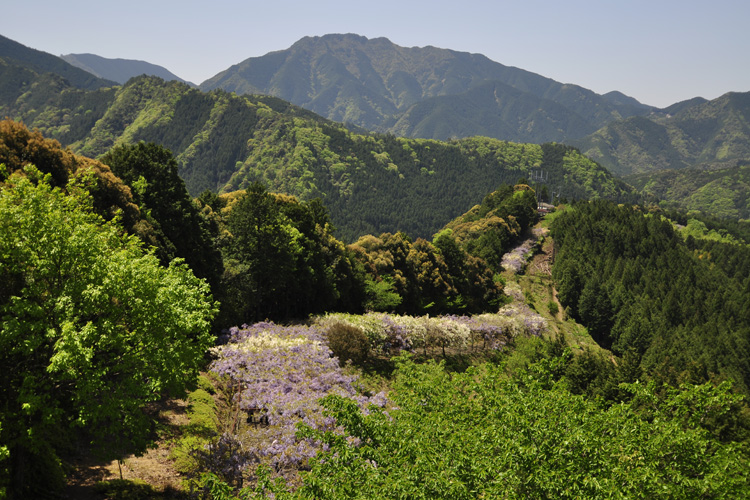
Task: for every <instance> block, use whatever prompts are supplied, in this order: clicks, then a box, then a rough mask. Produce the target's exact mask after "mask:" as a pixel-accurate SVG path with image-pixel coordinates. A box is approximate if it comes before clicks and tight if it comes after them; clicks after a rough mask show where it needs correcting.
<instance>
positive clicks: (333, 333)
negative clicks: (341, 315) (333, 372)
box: [326, 322, 370, 364]
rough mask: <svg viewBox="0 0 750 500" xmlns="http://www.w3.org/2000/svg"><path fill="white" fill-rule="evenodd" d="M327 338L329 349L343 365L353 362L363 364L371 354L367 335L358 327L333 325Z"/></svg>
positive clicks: (344, 324) (327, 333) (341, 323)
mask: <svg viewBox="0 0 750 500" xmlns="http://www.w3.org/2000/svg"><path fill="white" fill-rule="evenodd" d="M326 338H327V342H328V348H329V349H331V352H333V354H334V356H336V357H338V358H339V361H340V362H341V363H344V362H346V361H348V360H351V361H352V363H354V364H362V363H363V362H364V361H365V360H366V359H367V356H368V355H369V354H370V342H369V340H368V339H367V335H365V333H364V332H363V331H362V330H360V329H359V328H357V327H356V326H352V325H348V324H346V323H343V322H336V323H333V324H332V325H331V326H329V327H328V330H327V332H326Z"/></svg>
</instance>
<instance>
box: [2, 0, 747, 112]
mask: <svg viewBox="0 0 750 500" xmlns="http://www.w3.org/2000/svg"><path fill="white" fill-rule="evenodd" d="M3 4H4V5H3V7H2V9H0V10H1V11H2V13H1V14H0V34H1V35H3V36H6V37H8V38H11V39H13V40H15V41H17V42H20V43H22V44H24V45H27V46H29V47H32V48H35V49H39V50H44V51H46V52H50V53H52V54H56V55H61V54H69V53H85V52H88V53H93V54H98V55H100V56H104V57H110V58H117V57H121V58H125V59H139V60H144V61H148V62H151V63H154V64H159V65H161V66H164V67H166V68H167V69H169V70H170V71H172V72H173V73H175V74H176V75H178V76H180V77H181V78H184V79H186V80H190V81H192V82H194V83H197V84H199V83H201V82H203V81H204V80H206V79H208V78H210V77H212V76H214V75H215V74H216V73H219V72H220V71H223V70H224V69H226V68H228V67H229V66H231V65H233V64H236V63H239V62H240V61H242V60H244V59H247V58H248V57H254V56H260V55H263V54H266V53H268V52H271V51H274V50H281V49H286V48H288V47H289V46H291V45H292V44H293V43H294V42H295V41H297V40H299V39H300V38H302V37H303V36H308V35H309V36H316V35H325V34H327V33H357V34H359V35H364V36H367V37H368V38H376V37H380V36H384V37H387V38H389V39H390V40H391V41H392V42H394V43H396V44H398V45H403V46H409V47H411V46H420V47H423V46H426V45H433V46H436V47H441V48H447V49H453V50H459V51H465V52H474V53H481V54H484V55H486V56H487V57H489V58H490V59H492V60H494V61H497V62H499V63H502V64H505V65H508V66H516V67H519V68H523V69H526V70H529V71H533V72H535V73H539V74H541V75H544V76H547V77H549V78H553V79H555V80H558V81H560V82H563V83H575V84H578V85H581V86H583V87H586V88H589V89H591V90H594V91H595V92H599V93H606V92H608V91H610V90H619V91H621V92H624V93H625V94H628V95H631V96H633V97H635V98H636V99H638V100H640V101H641V102H643V103H646V104H651V105H654V106H660V107H664V106H668V105H670V104H673V103H675V102H678V101H682V100H685V99H689V98H692V97H696V96H701V97H705V98H707V99H713V98H716V97H718V96H720V95H722V94H724V93H726V92H729V91H742V92H746V91H750V28H749V27H748V24H750V2H749V1H747V0H712V1H697V0H680V1H677V0H627V1H625V0H623V1H619V0H618V1H614V0H598V1H594V0H567V1H566V0H557V1H551V0H515V1H502V0H501V1H492V0H483V1H479V0H455V1H451V2H448V1H444V0H433V1H421V0H420V1H409V0H401V1H396V0H375V1H370V2H359V1H353V0H352V1H349V2H343V1H338V0H318V1H310V0H308V1H305V2H295V1H288V0H269V1H266V2H257V1H244V2H240V1H237V2H232V1H226V0H212V1H200V2H198V1H193V0H182V1H172V0H164V1H160V0H151V1H144V0H128V1H123V2H117V3H114V2H110V1H108V0H67V1H66V0H55V1H49V0H42V1H38V0H6V1H5V2H3Z"/></svg>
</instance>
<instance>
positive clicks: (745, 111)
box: [570, 92, 750, 175]
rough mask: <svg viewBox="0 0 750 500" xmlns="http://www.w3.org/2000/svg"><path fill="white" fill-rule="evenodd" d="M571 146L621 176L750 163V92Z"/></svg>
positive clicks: (642, 120) (632, 121) (609, 128)
mask: <svg viewBox="0 0 750 500" xmlns="http://www.w3.org/2000/svg"><path fill="white" fill-rule="evenodd" d="M570 143H571V144H574V145H576V146H578V147H579V148H580V149H581V150H582V151H583V152H584V153H585V154H586V155H588V156H590V157H591V158H593V159H594V160H596V161H598V162H599V163H601V164H602V165H604V166H605V167H607V168H608V169H610V170H611V171H612V172H614V173H616V174H618V175H628V174H641V173H648V172H654V171H658V170H664V169H684V168H688V167H693V168H721V167H730V166H734V165H736V164H737V162H738V161H740V162H741V161H746V160H750V92H745V93H737V92H730V93H728V94H724V95H723V96H721V97H719V98H717V99H714V100H712V101H706V100H705V99H692V100H690V101H686V102H684V103H677V104H674V105H672V106H670V107H669V108H667V109H665V110H664V112H663V113H662V114H660V115H652V116H651V117H644V116H635V117H631V118H628V119H626V120H618V121H614V122H612V123H610V124H608V125H606V126H605V127H603V128H601V129H600V130H598V131H596V132H595V133H594V134H592V135H590V136H588V137H586V138H584V139H582V140H573V141H570Z"/></svg>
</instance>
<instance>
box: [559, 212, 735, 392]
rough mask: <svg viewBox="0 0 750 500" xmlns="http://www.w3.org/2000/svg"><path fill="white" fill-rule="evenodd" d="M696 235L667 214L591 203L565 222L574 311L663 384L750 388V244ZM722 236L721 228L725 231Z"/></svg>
mask: <svg viewBox="0 0 750 500" xmlns="http://www.w3.org/2000/svg"><path fill="white" fill-rule="evenodd" d="M680 222H682V223H683V224H687V228H688V229H690V228H691V227H692V228H693V229H695V230H694V231H693V232H691V233H688V234H687V235H686V237H683V236H682V235H681V234H680V231H679V230H677V229H676V228H675V226H674V225H673V223H672V222H671V221H670V220H668V219H666V218H665V217H663V216H662V215H661V214H660V213H658V212H657V213H643V212H642V211H641V210H639V209H636V208H634V207H630V206H617V205H615V204H613V203H611V202H607V201H595V202H590V203H589V202H584V203H578V204H576V205H575V206H574V207H573V208H572V209H570V210H567V211H566V212H565V213H564V214H562V215H560V216H559V217H557V218H556V219H555V222H554V224H553V225H552V236H553V238H554V239H555V245H556V250H557V252H556V261H555V265H554V271H553V276H554V277H555V279H556V281H557V282H558V287H559V288H558V290H559V299H560V302H561V303H562V305H563V306H564V307H565V308H566V310H567V311H568V313H569V314H570V315H572V316H573V317H574V318H576V319H578V320H579V321H580V322H581V323H583V324H584V325H586V326H587V328H588V331H589V333H590V334H591V336H592V337H593V338H594V339H595V340H596V341H597V342H599V343H600V344H601V345H603V346H605V347H606V348H611V349H612V351H613V352H614V353H615V354H617V355H619V356H624V357H630V360H631V362H634V363H636V364H637V365H639V366H640V367H641V368H642V369H643V370H644V371H645V372H646V373H648V374H649V375H650V376H651V377H654V378H656V379H657V380H661V381H665V382H669V383H670V384H677V383H680V382H686V381H706V380H723V379H731V380H733V381H734V383H735V384H736V385H737V386H738V387H739V388H741V389H742V390H743V391H744V392H745V393H747V392H748V387H750V246H748V242H747V240H743V239H742V236H744V235H746V234H747V233H746V231H747V228H745V230H744V231H742V232H741V233H738V232H737V231H736V230H735V231H733V232H732V233H729V234H734V235H735V236H734V238H726V237H725V238H719V236H720V235H722V234H724V235H727V234H728V233H727V231H726V228H725V229H724V230H723V232H721V231H715V232H714V235H715V236H714V237H712V238H710V239H709V238H708V237H707V236H708V231H707V230H705V229H706V226H705V225H704V226H703V228H704V231H697V226H698V224H692V223H689V222H688V221H687V220H685V219H682V220H680ZM717 229H721V228H720V227H719V228H717Z"/></svg>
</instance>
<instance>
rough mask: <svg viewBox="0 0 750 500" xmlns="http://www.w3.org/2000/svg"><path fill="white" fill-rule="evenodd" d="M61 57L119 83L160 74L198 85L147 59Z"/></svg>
mask: <svg viewBox="0 0 750 500" xmlns="http://www.w3.org/2000/svg"><path fill="white" fill-rule="evenodd" d="M60 57H61V58H62V59H63V60H64V61H66V62H68V63H70V64H72V65H73V66H75V67H77V68H80V69H82V70H84V71H88V72H89V73H91V74H93V75H94V76H97V77H99V78H104V79H105V80H112V81H115V82H117V83H119V84H123V83H125V82H127V81H128V80H130V79H131V78H133V77H134V76H140V75H149V76H158V77H159V78H161V79H163V80H166V81H170V80H176V81H178V82H182V83H186V84H188V85H190V86H191V87H196V85H195V84H194V83H192V82H189V81H187V80H183V79H182V78H180V77H179V76H177V75H175V74H174V73H172V72H171V71H169V70H168V69H167V68H165V67H163V66H159V65H157V64H152V63H150V62H147V61H139V60H135V59H122V58H115V59H111V58H106V57H102V56H98V55H96V54H65V55H62V56H60Z"/></svg>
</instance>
